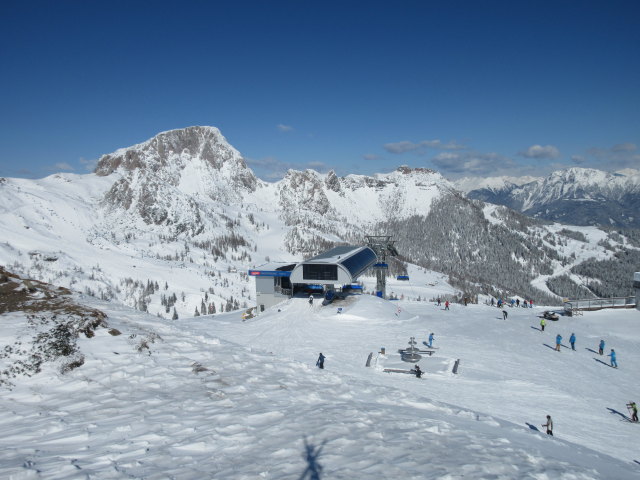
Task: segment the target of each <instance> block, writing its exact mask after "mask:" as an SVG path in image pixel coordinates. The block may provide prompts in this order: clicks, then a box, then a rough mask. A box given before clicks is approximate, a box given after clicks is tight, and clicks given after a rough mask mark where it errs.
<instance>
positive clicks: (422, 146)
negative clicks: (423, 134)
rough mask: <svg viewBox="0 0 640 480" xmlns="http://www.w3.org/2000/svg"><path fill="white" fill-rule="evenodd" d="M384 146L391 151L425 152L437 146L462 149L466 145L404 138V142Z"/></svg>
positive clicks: (441, 148) (439, 148)
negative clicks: (412, 140) (413, 140)
mask: <svg viewBox="0 0 640 480" xmlns="http://www.w3.org/2000/svg"><path fill="white" fill-rule="evenodd" d="M383 148H384V149H385V150H386V151H387V152H389V153H406V152H413V151H416V150H417V151H420V152H423V151H424V150H426V149H427V148H435V149H438V150H462V149H464V148H466V147H465V146H464V145H460V144H457V143H455V142H449V143H442V142H441V141H440V140H422V141H421V142H418V143H414V142H410V141H408V140H404V141H402V142H394V143H385V144H384V145H383Z"/></svg>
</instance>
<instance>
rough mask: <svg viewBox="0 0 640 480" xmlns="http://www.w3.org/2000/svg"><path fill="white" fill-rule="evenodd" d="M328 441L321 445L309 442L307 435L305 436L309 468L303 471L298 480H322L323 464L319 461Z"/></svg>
mask: <svg viewBox="0 0 640 480" xmlns="http://www.w3.org/2000/svg"><path fill="white" fill-rule="evenodd" d="M326 443H327V441H326V440H325V441H324V442H322V444H321V445H320V446H319V447H316V446H314V445H313V444H309V442H307V437H305V438H304V450H305V452H304V455H303V456H304V459H305V460H306V462H307V468H306V470H305V471H304V472H302V476H301V477H300V478H299V479H298V480H305V479H308V480H320V474H321V473H322V465H320V464H319V463H318V459H319V458H320V453H321V452H322V449H323V448H324V446H325V444H326Z"/></svg>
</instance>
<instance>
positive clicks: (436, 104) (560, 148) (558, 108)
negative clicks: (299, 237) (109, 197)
mask: <svg viewBox="0 0 640 480" xmlns="http://www.w3.org/2000/svg"><path fill="white" fill-rule="evenodd" d="M638 18H640V2H637V1H611V0H609V1H601V2H588V1H571V2H570V1H562V0H556V1H553V2H536V1H527V2H517V1H516V2H514V1H503V2H493V1H467V2H463V1H447V2H444V1H439V2H435V1H432V2H430V1H415V2H414V1H400V2H388V1H387V2H377V1H374V0H370V1H366V2H357V1H353V2H345V1H341V2H334V1H322V2H301V1H290V2H282V1H277V0H275V1H255V2H252V1H246V2H243V1H236V2H214V1H210V2H209V1H185V2H179V3H176V2H162V1H155V2H151V1H147V2H143V1H126V2H121V1H112V2H106V3H98V2H86V1H65V0H59V1H55V2H53V1H46V2H41V1H34V2H23V1H13V0H5V1H4V2H2V4H1V5H0V65H1V66H2V67H1V70H0V72H1V73H0V112H1V113H0V122H1V124H0V176H9V177H28V178H38V177H42V176H45V175H49V174H51V173H55V172H58V171H70V172H75V173H87V172H88V171H91V168H92V165H94V164H95V161H96V160H97V159H98V158H99V157H100V156H101V155H103V154H106V153H110V152H112V151H114V150H116V149H117V148H121V147H126V146H129V145H133V144H135V143H140V142H142V141H144V140H147V139H148V138H151V137H153V136H154V135H155V134H157V133H159V132H161V131H165V130H171V129H174V128H182V127H187V126H190V125H213V126H216V127H218V128H220V130H221V131H222V133H223V135H224V136H225V137H226V138H227V140H228V141H229V142H230V143H231V144H232V145H233V146H234V147H235V148H237V149H238V150H239V151H240V152H241V153H242V155H243V156H244V157H245V159H246V160H247V162H248V164H249V165H250V166H251V167H252V168H253V169H254V171H255V172H256V174H258V175H259V176H260V177H262V178H264V179H267V180H275V179H278V178H280V177H281V176H282V175H283V173H284V172H286V170H287V169H288V168H294V169H304V168H314V169H316V170H319V171H323V172H325V171H327V170H328V169H334V170H335V171H336V172H337V173H338V175H346V174H349V173H357V174H372V173H376V172H387V171H390V170H393V169H395V168H396V167H397V166H399V165H410V166H413V167H427V168H433V169H435V170H438V171H440V172H441V173H442V174H443V175H444V176H445V177H448V178H457V177H460V176H494V175H525V174H530V175H542V174H546V173H548V172H549V171H551V170H553V169H557V168H564V167H569V166H586V167H596V168H601V169H605V170H615V169H620V168H625V167H632V168H640V28H638V23H637V21H638Z"/></svg>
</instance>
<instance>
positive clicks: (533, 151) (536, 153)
mask: <svg viewBox="0 0 640 480" xmlns="http://www.w3.org/2000/svg"><path fill="white" fill-rule="evenodd" d="M519 155H521V156H523V157H526V158H537V159H548V158H558V157H559V156H560V151H559V150H558V149H557V148H556V147H554V146H553V145H545V146H544V147H543V146H542V145H532V146H530V147H529V148H527V149H526V150H525V151H523V152H519Z"/></svg>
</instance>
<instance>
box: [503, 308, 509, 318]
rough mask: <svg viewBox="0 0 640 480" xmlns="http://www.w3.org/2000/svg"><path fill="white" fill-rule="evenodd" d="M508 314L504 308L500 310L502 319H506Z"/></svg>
mask: <svg viewBox="0 0 640 480" xmlns="http://www.w3.org/2000/svg"><path fill="white" fill-rule="evenodd" d="M508 315H509V314H508V313H507V311H506V310H502V319H503V320H506V319H507V316H508Z"/></svg>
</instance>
